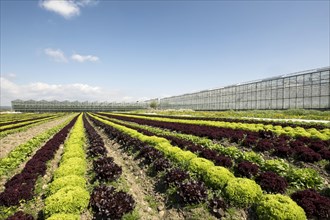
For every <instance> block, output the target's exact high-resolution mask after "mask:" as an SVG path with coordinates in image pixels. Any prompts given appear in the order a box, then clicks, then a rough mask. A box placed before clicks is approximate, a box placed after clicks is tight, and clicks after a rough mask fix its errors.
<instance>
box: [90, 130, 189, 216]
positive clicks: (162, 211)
mask: <svg viewBox="0 0 330 220" xmlns="http://www.w3.org/2000/svg"><path fill="white" fill-rule="evenodd" d="M94 128H96V131H97V132H98V133H99V134H100V135H101V137H102V138H103V141H104V143H105V147H106V148H107V150H108V152H109V153H108V155H109V156H111V157H113V158H114V161H115V163H117V164H118V165H119V166H121V167H122V170H123V172H122V177H123V179H124V180H125V181H126V183H127V185H128V186H129V188H130V190H129V192H128V193H129V194H131V195H132V196H133V198H134V200H135V202H136V208H135V209H136V210H137V211H138V214H139V217H140V219H146V220H158V219H185V213H183V212H182V211H181V210H178V209H174V208H170V207H166V204H165V203H166V199H165V198H164V196H163V195H161V194H160V193H159V192H157V191H155V190H154V188H155V185H156V182H155V180H153V179H151V178H150V177H148V176H147V175H146V172H145V170H144V169H143V168H141V167H140V166H139V165H138V162H137V161H134V160H133V157H132V156H131V155H127V154H126V153H125V152H123V151H122V150H121V149H120V145H119V144H118V143H116V142H114V141H112V140H110V139H109V138H108V137H107V136H106V135H105V134H104V133H103V131H101V130H100V129H99V128H97V127H96V126H94ZM150 199H152V200H153V201H154V204H156V205H154V206H157V207H150ZM148 200H149V202H148Z"/></svg>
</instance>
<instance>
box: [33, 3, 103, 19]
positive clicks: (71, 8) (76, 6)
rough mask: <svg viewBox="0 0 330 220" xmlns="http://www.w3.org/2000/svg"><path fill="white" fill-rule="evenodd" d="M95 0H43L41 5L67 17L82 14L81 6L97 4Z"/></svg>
mask: <svg viewBox="0 0 330 220" xmlns="http://www.w3.org/2000/svg"><path fill="white" fill-rule="evenodd" d="M96 4H97V1H95V0H41V1H40V2H39V5H40V7H42V8H44V9H46V10H48V11H52V12H55V13H57V14H59V15H61V16H63V17H64V18H66V19H69V18H71V17H74V16H78V15H79V14H80V7H84V6H88V5H96Z"/></svg>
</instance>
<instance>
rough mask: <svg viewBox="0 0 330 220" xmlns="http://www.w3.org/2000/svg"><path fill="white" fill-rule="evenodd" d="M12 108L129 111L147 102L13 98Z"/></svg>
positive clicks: (26, 109) (51, 110) (21, 110)
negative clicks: (24, 99) (25, 99)
mask: <svg viewBox="0 0 330 220" xmlns="http://www.w3.org/2000/svg"><path fill="white" fill-rule="evenodd" d="M12 108H13V110H15V111H19V112H101V111H129V110H137V109H146V108H148V103H145V102H135V103H117V102H78V101H74V102H69V101H63V102H60V101H56V100H54V101H45V100H41V101H35V100H28V101H22V100H14V101H12Z"/></svg>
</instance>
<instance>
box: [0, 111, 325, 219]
mask: <svg viewBox="0 0 330 220" xmlns="http://www.w3.org/2000/svg"><path fill="white" fill-rule="evenodd" d="M300 113H301V112H300ZM300 113H299V112H296V113H295V112H289V111H276V112H274V111H273V112H271V111H257V112H253V111H250V112H248V111H247V112H233V111H227V112H194V111H159V110H158V111H157V110H155V111H135V112H97V113H88V112H84V113H40V114H37V113H35V114H32V113H24V114H2V115H0V147H1V148H0V150H1V152H0V219H9V220H14V219H27V220H32V219H49V220H71V219H72V220H74V219H77V220H78V219H83V220H89V219H126V220H134V219H143V220H145V219H151V220H157V219H226V220H229V219H233V220H234V219H235V220H236V219H238V220H241V219H242V220H243V219H252V220H258V219H259V220H269V219H274V220H275V219H291V220H300V219H330V162H329V161H330V121H329V114H328V113H329V112H318V111H306V112H304V114H300ZM298 119H299V120H298ZM302 119H303V120H302ZM311 119H313V120H311ZM308 120H310V121H308Z"/></svg>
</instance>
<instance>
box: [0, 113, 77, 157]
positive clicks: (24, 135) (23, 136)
mask: <svg viewBox="0 0 330 220" xmlns="http://www.w3.org/2000/svg"><path fill="white" fill-rule="evenodd" d="M69 117H71V116H69V115H67V116H65V117H61V118H59V119H55V120H52V121H49V122H46V123H43V124H41V125H37V126H35V127H32V128H29V129H28V130H26V131H23V132H18V133H14V134H10V135H8V136H6V137H4V138H2V139H0V146H1V148H0V159H1V158H4V157H5V156H6V155H7V154H8V153H9V152H10V151H12V150H13V149H14V148H15V147H17V146H18V145H20V144H23V143H25V142H27V141H28V140H30V139H31V138H33V137H35V136H37V135H39V134H41V133H42V132H45V131H47V130H49V129H51V128H53V127H55V126H57V125H59V124H61V123H63V122H64V121H65V120H66V119H68V118H69Z"/></svg>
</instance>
